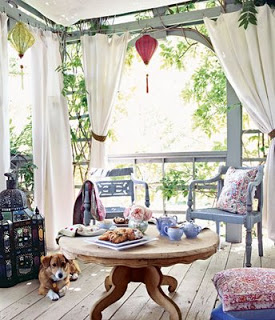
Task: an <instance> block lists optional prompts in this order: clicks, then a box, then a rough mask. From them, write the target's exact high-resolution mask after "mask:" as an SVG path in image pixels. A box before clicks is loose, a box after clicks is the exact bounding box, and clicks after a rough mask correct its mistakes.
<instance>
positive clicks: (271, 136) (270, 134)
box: [268, 129, 275, 139]
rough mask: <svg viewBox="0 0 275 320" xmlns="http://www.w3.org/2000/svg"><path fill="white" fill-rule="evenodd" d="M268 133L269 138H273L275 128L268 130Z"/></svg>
mask: <svg viewBox="0 0 275 320" xmlns="http://www.w3.org/2000/svg"><path fill="white" fill-rule="evenodd" d="M268 135H269V137H270V139H273V138H275V129H273V130H272V131H270V132H269V134H268Z"/></svg>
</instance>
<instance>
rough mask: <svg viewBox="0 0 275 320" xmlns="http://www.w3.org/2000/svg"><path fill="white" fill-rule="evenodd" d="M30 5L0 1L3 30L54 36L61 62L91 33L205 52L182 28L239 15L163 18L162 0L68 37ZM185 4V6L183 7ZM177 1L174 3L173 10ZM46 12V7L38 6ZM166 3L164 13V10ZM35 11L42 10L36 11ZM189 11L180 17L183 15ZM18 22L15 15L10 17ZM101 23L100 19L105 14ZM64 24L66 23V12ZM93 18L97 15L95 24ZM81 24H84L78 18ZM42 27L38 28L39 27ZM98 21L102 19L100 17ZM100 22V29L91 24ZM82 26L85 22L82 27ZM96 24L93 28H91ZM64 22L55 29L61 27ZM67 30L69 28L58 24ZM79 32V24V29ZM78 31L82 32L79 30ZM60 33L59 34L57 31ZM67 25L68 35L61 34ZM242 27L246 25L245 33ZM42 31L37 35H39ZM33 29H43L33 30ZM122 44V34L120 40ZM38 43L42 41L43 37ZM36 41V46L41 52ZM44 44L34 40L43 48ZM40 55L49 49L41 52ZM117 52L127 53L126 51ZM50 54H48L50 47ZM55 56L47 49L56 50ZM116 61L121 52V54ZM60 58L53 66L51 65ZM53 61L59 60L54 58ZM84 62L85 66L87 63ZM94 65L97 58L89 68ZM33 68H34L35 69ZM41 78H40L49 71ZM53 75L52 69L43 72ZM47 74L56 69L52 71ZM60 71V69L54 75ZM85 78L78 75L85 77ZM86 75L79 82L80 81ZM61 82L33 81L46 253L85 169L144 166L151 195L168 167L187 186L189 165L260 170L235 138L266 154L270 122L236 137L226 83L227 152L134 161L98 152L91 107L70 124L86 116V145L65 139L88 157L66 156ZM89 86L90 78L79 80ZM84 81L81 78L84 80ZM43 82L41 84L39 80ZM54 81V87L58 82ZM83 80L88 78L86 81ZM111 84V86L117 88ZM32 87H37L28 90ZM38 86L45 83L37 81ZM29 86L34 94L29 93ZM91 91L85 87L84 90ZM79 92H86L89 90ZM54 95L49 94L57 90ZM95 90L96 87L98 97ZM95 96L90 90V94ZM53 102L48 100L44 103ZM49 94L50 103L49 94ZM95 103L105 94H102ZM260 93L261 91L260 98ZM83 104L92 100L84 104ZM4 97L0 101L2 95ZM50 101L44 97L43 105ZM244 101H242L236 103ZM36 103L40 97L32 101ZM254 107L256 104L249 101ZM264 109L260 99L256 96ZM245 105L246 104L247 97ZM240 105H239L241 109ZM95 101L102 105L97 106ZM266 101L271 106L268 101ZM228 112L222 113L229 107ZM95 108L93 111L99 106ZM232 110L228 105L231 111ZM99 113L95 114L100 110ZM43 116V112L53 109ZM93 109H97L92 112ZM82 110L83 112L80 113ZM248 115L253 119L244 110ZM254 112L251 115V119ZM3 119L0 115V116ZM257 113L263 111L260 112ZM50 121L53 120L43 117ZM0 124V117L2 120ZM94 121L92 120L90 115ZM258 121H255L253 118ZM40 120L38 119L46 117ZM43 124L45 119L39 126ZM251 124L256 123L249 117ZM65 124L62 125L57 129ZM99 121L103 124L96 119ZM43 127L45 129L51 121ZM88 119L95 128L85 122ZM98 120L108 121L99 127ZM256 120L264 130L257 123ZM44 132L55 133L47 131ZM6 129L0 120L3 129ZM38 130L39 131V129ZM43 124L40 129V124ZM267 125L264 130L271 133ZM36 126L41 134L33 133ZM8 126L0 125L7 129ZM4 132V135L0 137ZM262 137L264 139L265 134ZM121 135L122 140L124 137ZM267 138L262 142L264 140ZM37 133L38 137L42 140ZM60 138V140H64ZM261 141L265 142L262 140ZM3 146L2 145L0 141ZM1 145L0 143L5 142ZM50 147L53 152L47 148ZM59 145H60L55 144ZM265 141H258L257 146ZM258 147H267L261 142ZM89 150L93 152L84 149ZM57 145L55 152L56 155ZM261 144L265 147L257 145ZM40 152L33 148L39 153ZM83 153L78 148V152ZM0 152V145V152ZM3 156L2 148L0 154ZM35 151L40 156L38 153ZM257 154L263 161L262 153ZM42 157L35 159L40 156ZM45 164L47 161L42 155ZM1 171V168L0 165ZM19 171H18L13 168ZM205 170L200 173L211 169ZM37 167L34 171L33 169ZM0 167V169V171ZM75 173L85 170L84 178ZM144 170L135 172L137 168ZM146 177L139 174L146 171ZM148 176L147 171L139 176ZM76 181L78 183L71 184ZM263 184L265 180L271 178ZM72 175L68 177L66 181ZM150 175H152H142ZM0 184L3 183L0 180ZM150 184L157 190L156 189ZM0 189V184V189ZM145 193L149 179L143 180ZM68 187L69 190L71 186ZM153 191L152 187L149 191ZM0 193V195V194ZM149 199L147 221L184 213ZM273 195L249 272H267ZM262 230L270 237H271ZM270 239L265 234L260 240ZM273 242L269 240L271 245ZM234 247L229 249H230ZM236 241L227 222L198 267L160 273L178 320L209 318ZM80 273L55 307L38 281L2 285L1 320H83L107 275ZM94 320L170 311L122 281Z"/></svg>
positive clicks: (154, 316)
mask: <svg viewBox="0 0 275 320" xmlns="http://www.w3.org/2000/svg"><path fill="white" fill-rule="evenodd" d="M32 2H33V1H31V0H30V1H21V0H13V1H3V0H0V4H1V5H2V6H3V11H4V12H5V13H6V14H7V16H8V17H9V19H10V22H9V25H8V28H12V26H13V25H14V24H15V22H16V21H17V20H18V19H19V20H20V21H23V22H25V23H28V24H30V25H31V26H32V27H33V28H40V29H39V33H41V34H45V35H46V34H47V32H50V33H51V32H52V33H53V34H55V35H56V36H57V35H58V37H59V39H58V43H59V44H60V51H61V56H62V58H64V55H65V54H66V47H67V46H70V44H72V43H76V42H79V41H80V39H81V37H83V36H87V37H90V36H92V34H93V33H94V31H96V33H98V34H100V35H101V36H102V35H105V34H107V35H113V34H116V33H117V34H119V35H121V38H122V37H123V36H122V35H125V34H126V33H128V32H129V33H131V36H132V39H131V41H129V43H128V45H129V46H133V45H134V43H135V40H136V39H137V38H138V37H139V35H140V33H142V32H144V31H145V32H149V33H150V34H151V35H152V36H153V37H154V38H156V39H162V38H165V37H166V36H168V35H177V36H183V37H184V38H189V39H193V40H195V41H197V42H200V43H202V44H203V45H205V46H206V47H207V48H209V49H211V50H214V48H213V46H212V43H211V41H210V39H209V38H208V37H205V36H202V35H201V34H200V33H199V32H197V31H196V29H195V28H194V29H192V30H191V29H189V27H191V26H196V25H198V24H202V23H203V19H204V18H205V17H207V18H209V19H212V20H216V19H217V18H218V17H219V16H220V14H221V12H226V13H229V12H235V11H237V10H239V9H240V5H235V4H232V3H231V1H227V2H226V3H224V4H223V5H222V6H220V5H219V4H217V5H215V6H214V7H211V8H205V9H202V10H194V11H190V12H181V13H173V14H167V12H169V10H170V13H171V11H173V10H176V11H177V4H175V2H174V1H167V3H166V2H165V1H164V3H163V4H162V6H161V7H160V6H159V7H158V6H156V5H155V7H154V8H153V9H151V7H150V14H152V15H153V17H151V18H148V19H147V18H146V19H140V20H138V21H130V22H126V23H118V24H116V23H114V24H112V25H110V26H108V28H107V29H106V30H104V27H103V26H102V25H100V24H99V25H98V26H97V28H98V29H97V30H92V31H91V30H89V28H87V29H83V30H76V29H74V28H72V29H70V23H71V22H68V21H67V22H66V19H67V18H69V17H68V16H67V17H66V16H65V15H64V17H62V19H63V18H64V19H65V20H64V19H63V20H62V22H61V23H60V24H59V23H56V22H53V21H52V20H51V19H54V17H53V16H51V18H49V17H47V18H45V16H44V14H45V13H44V14H42V13H41V12H40V11H39V9H38V8H35V6H34V5H32ZM188 3H189V2H188ZM181 4H182V3H181ZM46 5H49V4H47V3H46ZM171 6H172V7H171ZM42 7H43V6H42ZM145 9H148V8H147V7H146V8H144V9H142V11H141V10H135V9H133V12H131V14H133V13H136V14H142V13H144V11H145ZM187 11H188V10H187ZM124 14H126V12H124V13H123V12H120V13H118V15H119V16H120V15H121V16H124ZM18 15H19V17H20V18H18ZM108 16H109V14H108ZM110 16H111V18H113V19H114V20H115V18H116V17H115V15H114V14H113V15H112V14H110ZM70 18H73V19H75V16H74V15H73V14H72V16H71V17H70ZM101 18H102V17H101V16H99V18H98V19H99V20H100V19H101ZM83 19H86V18H85V17H84V16H83ZM45 21H46V22H45ZM100 21H101V20H100ZM100 21H99V22H100ZM90 22H91V21H90ZM97 22H98V21H97ZM62 23H64V25H62ZM67 23H68V25H67ZM83 25H84V24H83ZM83 25H82V26H83ZM64 26H65V27H64ZM67 27H68V28H67ZM248 27H249V26H248ZM44 29H45V31H44ZM41 30H42V31H41ZM127 37H128V36H127ZM44 40H45V39H44ZM42 43H43V41H42V42H41V45H42ZM44 44H45V43H43V45H44ZM125 44H126V45H125V48H126V47H127V41H125ZM48 48H51V47H50V45H49V47H48ZM125 50H126V49H125ZM49 51H50V50H49ZM36 54H38V55H36V56H35V57H36V58H37V57H38V56H39V52H38V51H37V52H36ZM55 54H56V52H55ZM124 54H125V52H124ZM47 59H48V63H49V64H50V59H51V55H49V56H48V57H47ZM58 61H59V60H58ZM60 61H61V60H60ZM86 63H87V61H86ZM97 63H98V64H100V59H99V60H98V61H97ZM39 67H42V65H39ZM44 67H45V70H47V68H48V65H47V63H46V64H44ZM45 70H44V69H43V71H44V72H45V74H47V72H48V71H45ZM51 71H53V70H51ZM55 71H56V70H55ZM59 71H60V70H59ZM84 73H85V72H84ZM86 76H87V75H86ZM60 79H61V76H60V78H58V79H55V80H56V82H54V84H57V83H58V86H57V87H54V85H52V87H51V86H50V90H49V91H48V92H44V91H43V83H42V82H41V83H40V85H41V87H39V86H38V87H39V88H38V89H39V90H40V89H41V90H42V91H41V92H43V94H44V95H45V96H44V97H45V99H46V100H47V99H49V100H48V101H47V102H48V104H47V103H46V104H43V103H44V102H42V103H41V105H43V108H44V109H43V110H42V113H39V112H40V111H41V110H38V109H37V110H36V111H35V113H34V120H33V121H36V123H35V122H33V123H34V130H33V139H34V153H33V156H34V159H33V160H34V162H35V163H36V164H37V165H38V170H37V171H35V179H34V185H35V187H34V188H35V193H34V199H35V200H34V203H35V205H38V206H39V207H41V211H42V214H45V219H46V236H47V240H48V244H49V245H48V249H49V251H48V254H50V253H51V252H57V250H58V248H57V246H56V243H55V236H56V234H57V231H59V230H60V229H61V228H63V227H64V226H65V225H66V226H68V225H70V224H71V223H72V217H73V213H72V207H73V203H74V200H75V196H76V192H75V191H76V190H78V189H79V187H81V184H82V183H83V182H84V181H85V179H87V178H89V175H88V172H89V168H91V167H93V166H95V167H105V166H106V167H107V166H108V167H109V168H110V167H111V168H113V167H126V166H132V167H134V170H135V172H136V173H141V175H145V176H148V177H149V176H150V165H155V166H159V168H158V172H161V175H159V176H158V177H157V179H158V180H157V179H155V177H154V179H152V181H151V182H152V184H151V189H152V190H153V189H154V188H155V186H154V183H155V182H156V181H157V183H158V184H160V183H161V181H162V180H163V179H164V178H165V176H166V166H167V165H169V164H173V165H174V164H176V165H179V167H180V166H181V165H183V164H184V165H185V164H188V165H189V166H190V168H188V169H190V177H191V178H193V179H195V178H197V176H198V169H197V168H198V167H199V166H200V165H201V164H202V165H205V164H206V165H208V164H209V163H211V164H213V168H215V169H216V168H217V167H218V165H219V164H226V165H228V166H235V167H240V166H242V165H244V166H256V165H258V164H263V163H266V154H264V156H263V157H262V156H260V151H259V150H260V149H261V146H260V144H258V146H257V148H258V151H259V152H258V155H259V156H258V157H255V156H254V157H253V156H251V157H245V156H243V145H244V144H243V142H242V139H243V137H244V135H245V134H251V133H253V134H256V135H258V138H259V140H261V141H263V140H264V139H266V140H265V143H266V141H268V144H270V146H271V148H273V147H274V141H271V140H272V139H273V138H274V128H273V123H272V119H269V118H268V116H267V118H268V119H269V120H270V122H269V123H268V124H266V122H265V120H266V118H264V120H263V121H262V119H260V121H259V123H258V122H257V124H258V129H260V130H261V131H259V130H258V129H257V130H251V131H250V130H243V128H242V107H241V106H240V100H239V98H238V97H237V95H236V93H235V91H234V89H233V88H232V86H231V85H230V83H229V81H228V80H226V89H227V110H226V119H227V125H226V140H227V142H226V151H222V150H224V149H222V150H219V149H218V150H215V151H213V150H212V151H206V152H196V151H194V150H192V151H189V150H183V152H167V153H166V152H163V153H161V152H159V153H143V154H120V155H111V154H109V155H106V154H105V140H106V139H108V130H109V120H110V119H109V118H108V116H106V115H105V116H106V119H105V120H106V121H105V123H102V122H101V123H100V121H99V120H98V119H97V120H98V121H95V120H94V118H95V117H94V118H93V115H94V114H95V113H96V112H94V113H93V112H92V109H91V108H88V112H87V110H86V113H81V114H80V113H79V112H78V113H77V112H76V113H75V115H73V116H72V117H71V118H70V120H71V121H74V120H79V119H85V118H90V121H91V125H90V126H89V128H88V130H87V132H88V134H87V137H86V139H83V138H79V137H73V138H72V140H74V139H75V141H77V142H78V143H80V144H82V145H85V144H86V146H87V145H89V147H90V149H89V150H88V152H87V153H88V154H89V156H88V157H87V158H81V159H79V158H78V159H77V161H75V159H73V157H72V154H71V144H70V143H71V140H70V138H71V137H70V125H69V116H68V113H67V109H66V108H67V102H64V99H63V97H62V96H61V90H62V87H61V81H60ZM87 79H89V76H88V77H87ZM87 79H86V80H87ZM38 80H40V78H39V75H38V76H37V75H36V81H37V83H38V82H39V81H38ZM47 80H48V83H49V82H50V77H49V78H48V79H47ZM57 80H58V81H57ZM87 82H88V80H87ZM117 82H119V81H117ZM37 83H36V85H37ZM45 83H47V81H46V82H45ZM117 88H118V87H117V86H114V91H113V92H110V97H111V96H112V97H113V96H114V95H115V94H116V90H117ZM36 89H37V87H36ZM39 90H37V91H36V94H35V96H34V102H35V103H36V105H39V104H40V102H41V101H40V98H41V97H40V96H39V94H38V93H39ZM89 90H92V87H90V88H89ZM89 90H88V91H89ZM57 92H58V93H57ZM102 92H103V93H104V90H103V91H102ZM73 93H74V92H70V93H68V92H67V96H70V95H72V94H73ZM93 93H94V94H95V93H96V92H93ZM52 94H53V96H54V98H53V96H52ZM55 95H56V96H55ZM103 96H104V94H103ZM267 96H268V94H267ZM91 97H92V98H91ZM6 98H7V97H6ZM52 98H53V99H52ZM245 98H247V96H245ZM92 99H93V95H90V94H87V100H88V103H87V104H88V106H91V105H92V104H93V103H94V101H92ZM41 100H43V99H41ZM256 100H257V99H256ZM263 100H264V102H266V100H267V99H266V98H265V97H264V98H263ZM247 101H248V102H249V103H251V101H250V99H249V98H248V99H247ZM247 101H245V102H247ZM101 102H102V101H101ZM253 103H254V101H253V102H252V103H251V104H250V105H249V108H250V109H251V105H253ZM270 103H271V101H270ZM109 104H110V105H109V106H108V108H107V109H108V112H109V111H110V110H109V109H111V107H112V102H110V103H109ZM48 105H50V106H51V107H52V110H55V108H56V106H60V105H61V106H62V111H60V109H61V108H60V109H59V111H60V114H58V116H57V117H55V114H53V113H51V112H49V113H48V110H49V109H47V108H48ZM232 105H233V106H235V107H230V106H232ZM101 106H102V105H100V107H101ZM236 106H237V107H236ZM102 108H103V107H102ZM52 110H51V111H52ZM98 110H100V108H98ZM82 111H83V110H82ZM269 111H270V114H274V111H272V110H269ZM250 112H251V114H252V115H255V114H254V113H253V111H251V110H250ZM255 113H256V114H257V115H258V113H257V112H255ZM4 115H5V114H4ZM265 115H266V114H265ZM51 117H52V118H51ZM3 118H4V119H5V116H4V117H3ZM99 118H100V116H99ZM260 118H261V117H260ZM45 119H46V120H45ZM49 119H50V121H49V122H47V121H48V120H49ZM255 119H257V117H256V116H255V118H254V120H255ZM63 120H64V122H63ZM101 120H102V119H101ZM51 121H52V122H51ZM93 121H94V122H93ZM106 122H107V123H108V124H107V125H106ZM263 123H264V124H263ZM59 124H61V128H63V129H64V130H65V131H64V132H65V134H64V135H63V136H62V134H63V133H62V134H60V133H58V132H57V130H56V129H57V128H58V127H59ZM51 125H52V128H54V130H51ZM5 126H7V122H5ZM44 126H45V127H46V128H47V129H46V130H44V129H45V127H44ZM47 126H49V127H47ZM270 127H272V128H271V129H270ZM41 128H42V129H43V130H44V131H43V130H41ZM6 129H7V128H5V130H6ZM5 132H7V130H6V131H5ZM270 133H273V134H271V135H270ZM126 134H127V133H126ZM268 134H269V137H268V138H267V136H268ZM43 135H44V136H43ZM65 136H66V137H65ZM57 137H58V139H60V140H58V139H57V140H58V142H57V143H56V138H57ZM264 137H265V138H264ZM6 140H7V139H6ZM6 140H5V141H6ZM52 141H53V145H51V143H52ZM63 142H65V143H64V145H65V147H64V145H63ZM263 144H264V143H263ZM266 144H267V143H266ZM8 145H9V144H8V143H6V144H5V152H3V155H4V157H5V160H4V161H3V166H0V168H1V170H2V171H3V172H0V174H1V173H4V172H5V171H7V170H8V168H9V165H10V151H9V150H8ZM91 146H92V147H91ZM63 147H64V148H63ZM264 147H265V145H264ZM40 148H42V149H40ZM83 148H86V147H83ZM3 149H4V148H3ZM7 150H8V151H7ZM41 150H42V151H41ZM270 154H271V157H270V158H269V159H270V163H271V164H270V165H269V170H270V172H271V173H272V172H273V171H272V170H273V169H272V168H273V165H274V164H273V162H272V161H273V160H274V159H273V150H272V151H271V152H270ZM261 155H262V154H261ZM43 157H44V158H43ZM47 157H48V158H47ZM0 165H1V163H0ZM73 166H74V170H75V171H74V173H75V172H76V171H77V170H76V168H77V167H78V169H79V168H80V167H82V168H83V167H85V170H86V175H83V176H82V175H80V174H78V175H77V174H75V176H74V177H73ZM19 167H20V165H19ZM211 168H212V167H210V169H209V168H208V169H209V171H210V172H211ZM42 169H43V170H42ZM1 170H0V171H1ZM85 170H84V171H85ZM143 170H144V171H143ZM146 170H147V172H146ZM148 172H149V173H148ZM80 176H81V179H80V178H79V177H80ZM270 177H271V176H270ZM73 178H75V180H74V179H73ZM150 178H151V177H150ZM272 179H273V178H272V177H271V178H269V179H268V183H269V184H268V188H269V189H268V190H269V191H270V190H273V189H272V188H273V182H272V181H271V182H270V180H272ZM2 182H3V183H2ZM1 183H2V186H3V185H4V180H3V181H1ZM155 184H156V183H155ZM0 186H1V184H0ZM149 186H150V181H149ZM74 188H75V189H74ZM155 189H156V188H155ZM0 191H1V190H0ZM154 197H155V198H158V204H159V203H161V207H158V208H156V207H155V208H153V209H155V210H153V211H154V214H155V215H156V216H157V217H158V216H160V215H162V214H165V215H172V214H176V215H177V216H178V219H179V220H180V221H183V220H185V213H186V202H183V203H180V205H179V206H178V207H177V208H175V207H169V205H167V202H166V200H167V199H165V196H164V194H163V195H162V198H161V197H160V195H159V194H157V193H156V194H154ZM271 198H272V196H270V193H269V200H270V201H269V211H268V219H267V220H268V221H269V225H268V228H269V231H268V230H267V229H264V237H263V245H264V256H263V257H259V256H258V252H257V241H256V239H253V244H252V246H253V250H252V259H251V260H252V261H251V262H252V266H253V267H260V268H272V269H273V268H275V254H274V253H275V251H274V250H275V248H274V243H273V240H274V239H273V238H272V237H270V235H272V232H273V224H272V222H273V220H274V217H273V211H274V209H273V208H272V210H271V209H270V208H271V206H270V203H272V199H273V198H272V199H271ZM168 200H169V199H168ZM208 227H209V228H211V229H213V230H215V228H214V224H212V223H211V222H210V223H209V224H208ZM270 230H271V231H270ZM268 233H269V234H268ZM270 238H271V239H273V240H271V239H270ZM236 242H237V243H236ZM244 243H245V240H244V239H243V235H242V234H241V232H240V229H238V228H236V226H235V225H231V226H230V225H229V226H227V227H226V231H225V233H223V234H222V236H221V244H220V247H221V248H220V249H219V250H218V251H217V253H216V254H214V255H213V256H211V257H210V258H208V259H206V260H197V261H195V262H193V263H192V264H176V265H174V266H171V267H164V268H162V272H163V274H166V275H171V276H173V277H175V278H176V279H177V280H178V287H177V290H176V292H173V293H169V292H168V289H167V287H165V286H164V289H163V290H164V292H165V294H167V295H168V296H169V297H170V298H171V299H172V300H173V301H174V302H175V303H176V304H177V305H178V307H179V309H180V312H181V315H182V319H188V320H194V319H197V320H198V319H200V320H206V319H210V314H211V311H212V310H213V308H215V307H216V306H217V305H218V296H217V291H216V289H215V287H214V285H213V283H212V279H213V276H214V275H215V274H216V273H217V272H219V271H222V270H226V269H231V268H242V267H244V262H245V245H244ZM79 264H80V267H81V270H82V273H81V275H80V278H79V279H78V281H76V282H72V283H71V285H70V289H69V290H68V292H67V294H66V295H65V297H63V298H62V299H60V300H59V301H58V302H57V303H52V302H51V301H50V300H49V299H48V298H47V297H43V296H40V295H38V293H37V290H38V287H39V282H38V280H36V279H35V280H30V281H26V282H22V283H19V284H17V285H16V286H14V287H11V288H0V295H1V299H0V318H1V320H2V319H6V320H8V319H17V320H19V319H24V320H25V319H26V320H32V319H48V318H52V319H75V318H77V319H89V317H90V310H91V307H92V306H93V304H94V303H95V302H96V301H97V300H99V299H100V298H101V297H102V295H103V292H104V290H105V289H104V282H105V278H106V276H107V275H108V274H109V272H110V270H111V268H108V267H104V266H102V265H98V264H93V263H92V264H84V263H83V262H81V261H79ZM103 319H104V320H107V319H112V320H121V319H129V320H132V319H135V320H141V319H147V320H158V319H159V320H164V319H169V313H168V312H167V311H165V310H164V308H161V307H160V306H158V305H157V304H155V303H154V302H153V301H152V299H150V297H149V296H148V294H147V291H146V288H145V286H144V285H143V284H140V283H131V284H130V285H129V287H128V289H127V291H126V293H125V295H124V296H123V297H122V298H121V299H120V300H119V301H118V302H115V303H114V304H112V305H111V306H110V307H108V308H107V309H106V310H104V312H103Z"/></svg>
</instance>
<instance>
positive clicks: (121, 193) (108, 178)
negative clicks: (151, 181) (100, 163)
mask: <svg viewBox="0 0 275 320" xmlns="http://www.w3.org/2000/svg"><path fill="white" fill-rule="evenodd" d="M91 174H92V180H93V181H94V182H95V183H96V185H97V189H98V192H99V196H100V198H101V200H102V201H103V198H109V197H129V198H130V201H129V205H132V204H134V203H135V200H136V195H135V186H136V185H142V186H143V187H144V204H145V206H146V207H149V206H150V197H149V188H148V184H147V183H146V182H145V181H142V180H138V179H136V178H135V177H134V170H133V168H121V169H112V170H104V169H92V171H91ZM127 176H128V179H125V177H126V178H127ZM105 208H106V218H107V219H108V218H114V217H119V216H120V217H122V216H123V212H124V210H125V207H124V206H110V207H107V206H105Z"/></svg>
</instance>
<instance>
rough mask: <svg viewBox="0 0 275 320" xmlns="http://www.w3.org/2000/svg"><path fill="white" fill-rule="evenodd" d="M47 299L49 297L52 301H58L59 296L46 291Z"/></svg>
mask: <svg viewBox="0 0 275 320" xmlns="http://www.w3.org/2000/svg"><path fill="white" fill-rule="evenodd" d="M47 297H49V298H50V299H51V300H52V301H57V300H58V299H59V295H58V294H57V293H55V292H54V291H52V290H49V291H48V293H47Z"/></svg>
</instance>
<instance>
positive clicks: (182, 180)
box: [156, 169, 191, 200]
mask: <svg viewBox="0 0 275 320" xmlns="http://www.w3.org/2000/svg"><path fill="white" fill-rule="evenodd" d="M190 180H191V177H190V173H189V171H188V172H185V171H178V170H174V169H171V170H169V171H168V172H166V174H165V177H164V178H162V179H161V180H160V182H161V183H162V185H160V186H159V187H157V189H156V190H157V191H158V190H160V191H161V192H162V194H163V197H164V198H165V199H166V200H170V199H171V198H172V197H177V196H178V195H179V192H180V193H182V194H183V196H187V194H188V182H189V181H190Z"/></svg>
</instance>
